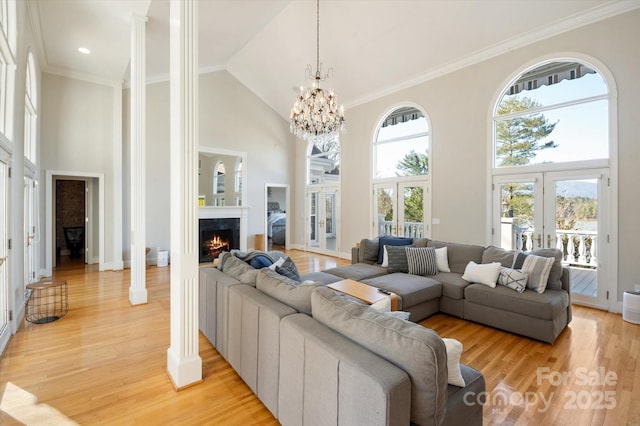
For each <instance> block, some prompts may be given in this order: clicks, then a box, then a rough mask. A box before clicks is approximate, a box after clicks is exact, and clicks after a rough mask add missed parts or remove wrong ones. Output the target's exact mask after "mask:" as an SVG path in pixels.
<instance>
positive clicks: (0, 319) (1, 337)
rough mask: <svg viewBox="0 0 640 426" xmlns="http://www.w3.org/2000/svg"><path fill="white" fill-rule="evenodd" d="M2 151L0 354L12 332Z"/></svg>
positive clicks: (0, 160)
mask: <svg viewBox="0 0 640 426" xmlns="http://www.w3.org/2000/svg"><path fill="white" fill-rule="evenodd" d="M2 154H3V152H1V151H0V353H2V351H3V350H4V348H5V346H6V345H7V342H8V341H9V337H10V335H11V332H10V330H9V274H8V269H9V263H8V261H7V255H8V253H7V234H8V232H7V231H8V230H7V213H8V211H9V209H8V205H7V204H8V203H7V202H8V193H9V179H8V174H7V173H8V172H7V170H8V167H7V163H6V162H4V160H3V158H2Z"/></svg>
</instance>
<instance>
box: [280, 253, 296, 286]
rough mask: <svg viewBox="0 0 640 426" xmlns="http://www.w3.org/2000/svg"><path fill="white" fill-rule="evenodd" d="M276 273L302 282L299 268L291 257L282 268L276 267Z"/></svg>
mask: <svg viewBox="0 0 640 426" xmlns="http://www.w3.org/2000/svg"><path fill="white" fill-rule="evenodd" d="M276 272H277V273H279V274H280V275H284V276H285V277H287V278H291V279H292V280H294V281H300V273H299V272H298V268H297V267H296V264H295V263H293V260H291V258H290V257H287V259H286V260H285V261H284V263H283V264H282V266H276Z"/></svg>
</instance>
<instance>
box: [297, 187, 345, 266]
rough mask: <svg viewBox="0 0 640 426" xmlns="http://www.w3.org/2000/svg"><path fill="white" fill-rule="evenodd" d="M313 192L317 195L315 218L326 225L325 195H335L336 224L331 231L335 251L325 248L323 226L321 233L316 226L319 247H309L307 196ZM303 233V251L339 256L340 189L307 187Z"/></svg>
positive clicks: (308, 205)
mask: <svg viewBox="0 0 640 426" xmlns="http://www.w3.org/2000/svg"><path fill="white" fill-rule="evenodd" d="M312 192H315V193H316V194H318V197H319V198H318V200H317V201H318V206H317V209H316V218H318V219H319V220H322V221H325V223H326V217H325V216H326V195H327V194H335V199H334V202H335V204H334V206H333V207H334V211H335V218H334V220H335V221H336V223H334V224H333V229H334V230H335V234H336V248H335V250H329V249H327V248H326V235H325V234H324V229H325V228H324V226H323V227H322V232H320V226H316V235H317V236H318V237H319V238H318V242H319V246H318V247H314V246H311V245H309V232H310V223H309V216H310V214H311V212H310V211H309V207H310V204H309V195H310V193H312ZM304 223H305V232H304V246H305V250H307V251H311V252H314V253H320V254H325V255H328V256H340V187H339V186H338V185H335V184H330V185H307V189H306V192H305V219H304ZM318 223H320V222H318Z"/></svg>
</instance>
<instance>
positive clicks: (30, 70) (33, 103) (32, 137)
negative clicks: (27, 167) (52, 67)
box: [24, 52, 38, 164]
mask: <svg viewBox="0 0 640 426" xmlns="http://www.w3.org/2000/svg"><path fill="white" fill-rule="evenodd" d="M25 86H26V87H25V89H26V93H25V99H24V156H25V158H26V159H28V160H29V161H31V163H33V164H35V162H36V129H37V118H38V105H37V98H36V94H37V89H36V76H35V63H34V60H33V54H32V53H31V52H29V55H28V57H27V78H26V83H25Z"/></svg>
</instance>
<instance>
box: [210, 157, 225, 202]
mask: <svg viewBox="0 0 640 426" xmlns="http://www.w3.org/2000/svg"><path fill="white" fill-rule="evenodd" d="M225 190H226V188H225V167H224V163H223V162H222V161H218V162H217V163H216V166H215V167H214V168H213V205H214V206H216V207H222V206H224V204H225V203H224V192H225Z"/></svg>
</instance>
